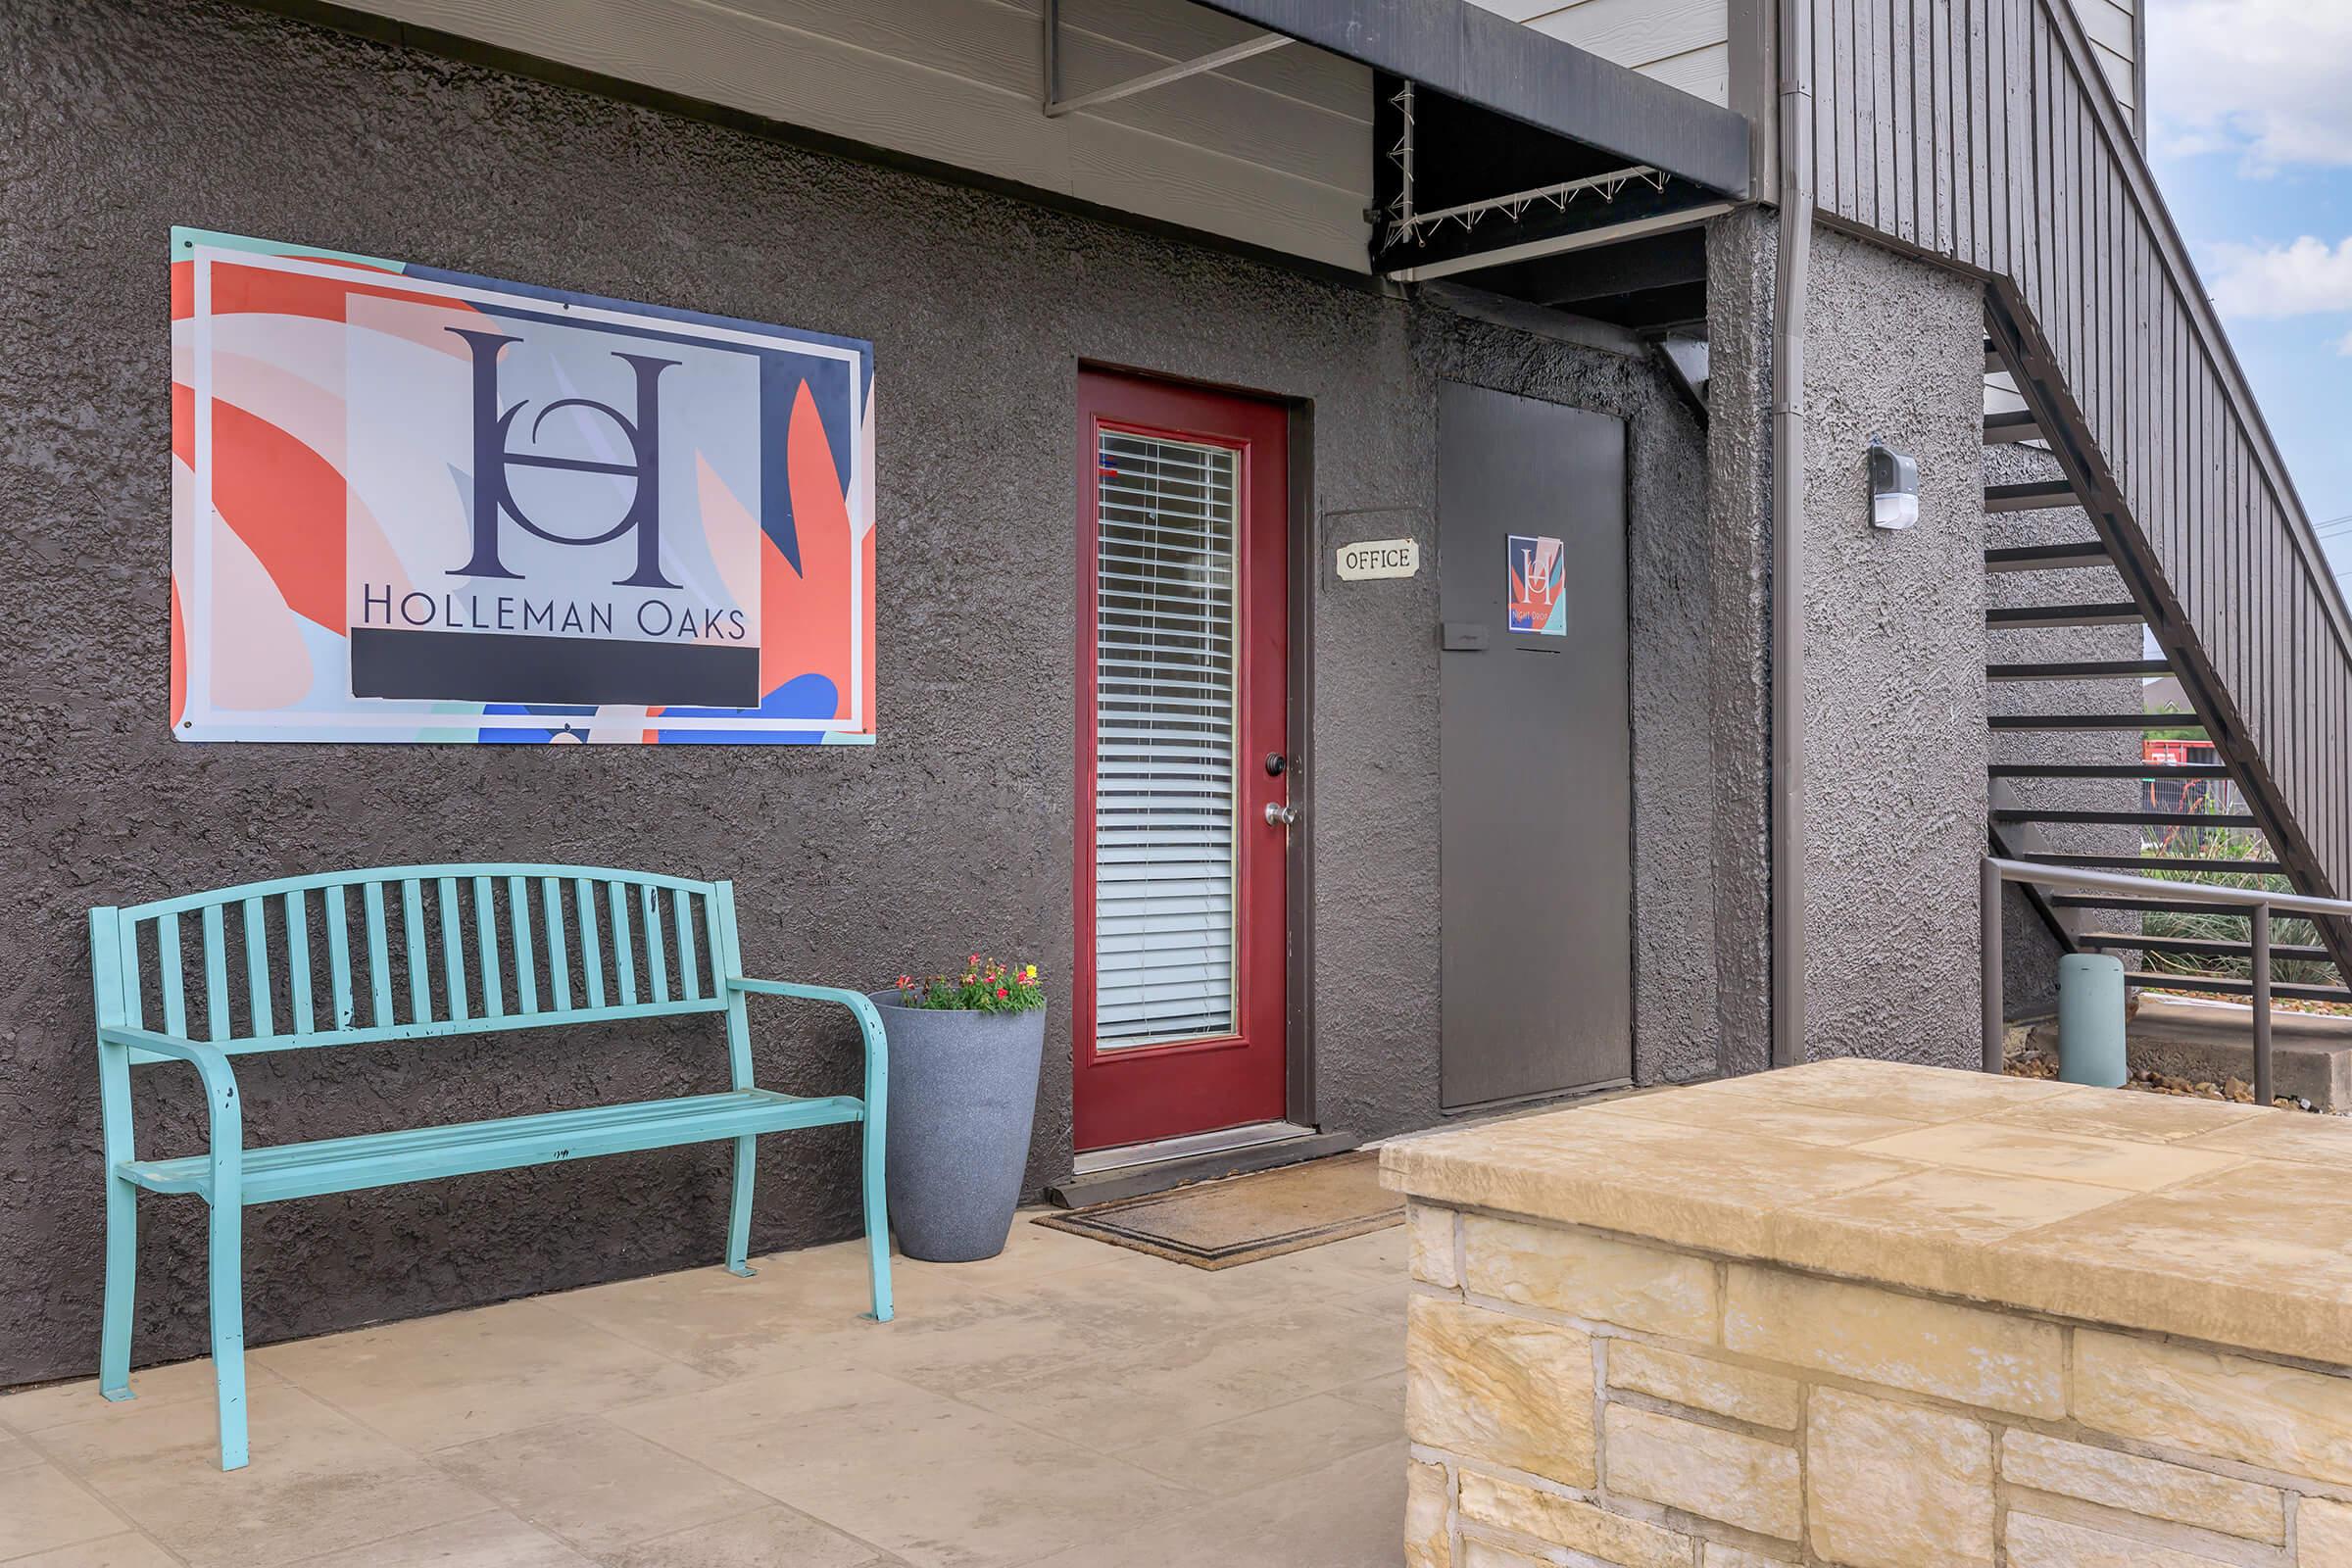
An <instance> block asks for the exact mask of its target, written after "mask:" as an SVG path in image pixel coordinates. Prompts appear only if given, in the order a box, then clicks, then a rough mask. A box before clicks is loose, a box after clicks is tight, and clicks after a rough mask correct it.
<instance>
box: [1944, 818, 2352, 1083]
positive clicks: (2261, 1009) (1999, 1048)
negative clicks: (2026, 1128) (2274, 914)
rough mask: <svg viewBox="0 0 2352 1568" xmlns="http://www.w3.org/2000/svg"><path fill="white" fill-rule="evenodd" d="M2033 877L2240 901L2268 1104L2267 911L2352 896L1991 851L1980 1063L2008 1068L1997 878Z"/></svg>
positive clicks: (2326, 909)
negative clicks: (2167, 876) (2088, 867)
mask: <svg viewBox="0 0 2352 1568" xmlns="http://www.w3.org/2000/svg"><path fill="white" fill-rule="evenodd" d="M2005 882H2017V883H2031V884H2033V885H2034V886H2035V887H2044V888H2067V889H2071V890H2073V891H2074V892H2077V893H2130V894H2134V895H2138V896H2142V897H2146V896H2155V897H2159V898H2167V899H2185V900H2191V901H2194V902H2195V903H2198V904H2236V905H2243V906H2244V907H2246V909H2247V910H2248V911H2249V912H2250V916H2251V919H2252V921H2253V926H2254V935H2253V948H2254V952H2253V955H2252V967H2253V971H2254V996H2253V999H2252V1001H2253V1007H2254V1102H2255V1103H2256V1104H2260V1105H2268V1104H2270V1103H2271V1100H2272V1094H2271V911H2272V910H2273V909H2282V910H2284V911H2286V912H2287V913H2289V914H2309V915H2321V914H2333V915H2352V900H2347V899H2318V898H2312V897H2310V896H2309V895H2307V894H2302V893H2266V892H2261V891H2258V890H2256V889H2254V888H2229V887H2207V886H2205V885H2203V884H2201V883H2193V882H2159V881H2157V880H2156V879H2155V878H2153V877H2144V876H2126V875H2124V874H2122V873H2121V872H2116V871H2083V870H2077V869H2075V868H2074V867H2072V866H2063V865H2042V864H2039V863H2037V862H2035V861H2032V860H2004V859H2002V858H2000V857H1998V856H1992V855H1988V856H1986V857H1985V863H1984V866H1983V867H1982V869H1981V871H1980V873H1979V880H1978V897H1979V899H1980V900H1981V901H1982V905H1983V907H1982V911H1981V915H1982V918H1983V920H1984V948H1985V1008H1984V1019H1985V1042H1984V1044H1985V1071H1986V1072H1990V1073H1998V1072H2002V1071H2005V1070H2006V1069H2007V1067H2008V1055H2007V1030H2006V1024H2005V1020H2004V1019H2003V1017H2002V1012H2001V885H2002V884H2003V883H2005Z"/></svg>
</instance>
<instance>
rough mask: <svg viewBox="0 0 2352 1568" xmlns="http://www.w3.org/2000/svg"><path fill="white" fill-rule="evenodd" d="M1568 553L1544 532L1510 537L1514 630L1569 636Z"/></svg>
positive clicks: (1511, 627)
mask: <svg viewBox="0 0 2352 1568" xmlns="http://www.w3.org/2000/svg"><path fill="white" fill-rule="evenodd" d="M1567 572H1568V567H1567V559H1566V553H1565V552H1564V551H1563V550H1562V549H1561V548H1560V542H1559V541H1558V540H1557V539H1554V538H1550V537H1549V536H1547V535H1544V534H1526V533H1515V534H1512V535H1511V536H1510V576H1511V619H1510V629H1511V630H1512V631H1515V632H1533V633H1535V634H1537V635H1538V636H1543V637H1565V636H1567V635H1568V597H1567V595H1566V594H1565V593H1564V592H1563V591H1562V590H1563V589H1564V588H1565V587H1566V585H1567Z"/></svg>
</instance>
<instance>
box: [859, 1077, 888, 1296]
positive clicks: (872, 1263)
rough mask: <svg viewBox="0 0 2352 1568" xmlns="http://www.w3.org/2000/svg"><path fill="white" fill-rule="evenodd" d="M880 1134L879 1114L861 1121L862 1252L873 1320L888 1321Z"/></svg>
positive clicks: (886, 1217) (881, 1138)
mask: <svg viewBox="0 0 2352 1568" xmlns="http://www.w3.org/2000/svg"><path fill="white" fill-rule="evenodd" d="M883 1147H884V1137H883V1132H882V1126H881V1121H880V1118H879V1117H875V1116H871V1115H869V1117H868V1119H867V1121H866V1123H865V1255H866V1267H867V1269H868V1270H869V1271H870V1272H871V1273H872V1275H873V1281H874V1321H875V1322H877V1323H887V1322H889V1321H890V1312H891V1306H890V1203H889V1200H888V1199H887V1198H886V1197H885V1195H884V1188H883V1183H882V1151H883Z"/></svg>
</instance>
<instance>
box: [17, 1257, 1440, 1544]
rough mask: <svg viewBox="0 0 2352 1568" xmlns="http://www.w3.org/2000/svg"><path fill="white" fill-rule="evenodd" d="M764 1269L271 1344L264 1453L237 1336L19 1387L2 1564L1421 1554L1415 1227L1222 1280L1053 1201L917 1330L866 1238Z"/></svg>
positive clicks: (922, 1268) (259, 1375)
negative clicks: (885, 1317) (1408, 1344)
mask: <svg viewBox="0 0 2352 1568" xmlns="http://www.w3.org/2000/svg"><path fill="white" fill-rule="evenodd" d="M756 1262H757V1266H758V1267H759V1269H760V1274H759V1277H758V1278H756V1279H751V1280H739V1279H735V1278H733V1277H732V1276H730V1275H728V1274H727V1273H725V1272H724V1271H723V1270H721V1269H719V1268H717V1267H715V1266H713V1267H711V1268H708V1269H701V1270H696V1271H693V1272H689V1273H682V1274H666V1275H660V1276H656V1277H654V1278H650V1279H643V1280H634V1281H629V1282H626V1283H623V1284H618V1285H606V1286H599V1287H596V1288H593V1289H589V1290H583V1291H574V1292H570V1293H568V1294H564V1295H559V1296H545V1297H538V1298H533V1299H527V1300H519V1301H510V1302H506V1303H503V1304H501V1305H497V1306H490V1307H482V1308H478V1309H476V1310H472V1311H466V1312H456V1313H451V1314H449V1315H447V1316H443V1317H435V1318H426V1319H422V1320H419V1321H415V1322H407V1323H395V1324H390V1325H386V1326H383V1327H380V1328H369V1329H362V1330H356V1331H353V1332H351V1333H346V1334H338V1335H332V1336H329V1337H327V1338H323V1339H316V1340H305V1341H300V1342H297V1343H293V1344H287V1345H273V1346H268V1347H264V1348H260V1349H257V1350H255V1351H253V1352H252V1353H251V1355H250V1357H249V1362H248V1365H249V1371H250V1376H251V1379H252V1393H251V1410H252V1423H253V1463H252V1465H251V1467H250V1468H248V1469H245V1470H242V1471H238V1472H235V1473H232V1474H226V1475H224V1474H222V1473H221V1471H220V1470H219V1469H218V1468H216V1466H217V1457H216V1454H215V1451H214V1426H213V1419H214V1418H213V1401H212V1366H211V1363H210V1362H209V1361H196V1362H185V1363H181V1364H179V1365H175V1366H170V1367H161V1368H157V1369H154V1370H151V1371H147V1372H143V1373H139V1374H137V1375H135V1376H134V1377H133V1378H132V1380H131V1383H132V1387H133V1388H134V1389H135V1390H136V1391H137V1392H138V1395H139V1397H138V1398H137V1399H135V1400H132V1401H130V1402H128V1403H124V1404H108V1403H106V1402H105V1401H103V1400H101V1399H100V1398H99V1397H98V1393H97V1388H96V1385H95V1383H94V1382H90V1383H75V1384H67V1385H58V1386H52V1387H48V1388H42V1389H35V1390H30V1391H27V1392H24V1393H20V1394H16V1395H9V1396H0V1562H4V1563H7V1564H9V1565H10V1568H25V1565H38V1568H64V1565H68V1564H71V1565H75V1568H148V1565H152V1564H167V1563H177V1562H184V1563H191V1564H197V1565H200V1568H216V1565H217V1568H276V1565H279V1564H292V1563H319V1564H334V1565H336V1568H360V1565H367V1568H405V1565H410V1564H424V1563H433V1564H448V1565H467V1568H474V1565H478V1568H494V1565H495V1568H563V1565H576V1564H582V1563H603V1564H611V1565H615V1568H670V1565H696V1568H752V1565H760V1568H861V1565H867V1564H908V1565H931V1564H943V1565H944V1564H955V1565H977V1564H989V1565H996V1564H1039V1565H1049V1564H1050V1565H1052V1568H1080V1565H1087V1568H1092V1565H1097V1564H1100V1565H1103V1568H1194V1565H1203V1568H1205V1565H1210V1564H1217V1565H1232V1564H1257V1563H1263V1564H1268V1565H1280V1568H1326V1565H1328V1568H1375V1565H1381V1564H1393V1563H1396V1562H1397V1561H1399V1560H1400V1558H1401V1555H1402V1552H1401V1537H1402V1511H1403V1502H1404V1468H1405V1466H1404V1439H1403V1381H1404V1379H1403V1365H1404V1326H1403V1324H1404V1298H1405V1294H1406V1276H1405V1262H1404V1232H1403V1230H1402V1229H1401V1228H1393V1229H1390V1230H1386V1231H1380V1232H1376V1233H1374V1234H1373V1235H1370V1236H1364V1237H1358V1238H1356V1239H1354V1240H1352V1241H1346V1242H1338V1243H1334V1244H1332V1245H1330V1246H1327V1247H1322V1248H1317V1249H1314V1250H1309V1251H1305V1252H1298V1253H1293V1254H1291V1255H1289V1256H1287V1257H1279V1258H1272V1259H1269V1260H1267V1261H1264V1262H1260V1263H1251V1264H1247V1265H1244V1266H1242V1267H1239V1268H1234V1269H1228V1270H1226V1271H1224V1272H1222V1273H1207V1272H1203V1271H1201V1270H1198V1269H1192V1268H1187V1267H1185V1266H1183V1265H1181V1264H1177V1263H1170V1262H1165V1261H1162V1260H1160V1259H1157V1258H1152V1257H1147V1256H1144V1255H1142V1254H1140V1253H1136V1252H1130V1251H1126V1250H1120V1249H1117V1248H1113V1247H1109V1246H1106V1245H1104V1244H1103V1243H1101V1242H1096V1241H1092V1240H1089V1239H1086V1238H1083V1237H1076V1236H1070V1235H1065V1234H1062V1233H1059V1232H1055V1231H1050V1230H1047V1229H1044V1228H1043V1227H1041V1226H1036V1225H1031V1224H1029V1223H1027V1222H1026V1218H1025V1217H1024V1219H1023V1220H1022V1221H1020V1222H1016V1223H1015V1225H1014V1227H1013V1237H1012V1242H1011V1245H1010V1246H1009V1247H1007V1249H1006V1250H1005V1253H1004V1255H1002V1256H1000V1257H998V1258H995V1259H992V1260H991V1261H989V1262H986V1263H975V1264H963V1265H955V1266H948V1265H939V1264H927V1263H915V1262H909V1261H906V1260H903V1259H902V1260H901V1262H900V1264H899V1267H898V1270H897V1284H898V1299H899V1317H898V1320H897V1321H896V1322H893V1323H889V1324H876V1323H870V1322H866V1321H864V1320H863V1319H861V1318H860V1317H859V1316H858V1313H859V1312H860V1311H861V1310H862V1309H863V1307H864V1304H865V1299H864V1292H865V1286H864V1277H863V1270H862V1265H861V1262H860V1259H859V1255H858V1247H857V1245H856V1244H844V1245H841V1246H835V1247H826V1248H819V1249H815V1250H809V1251H804V1252H785V1253H778V1254H775V1255H772V1256H769V1257H766V1258H761V1259H758V1260H756ZM93 1333H95V1330H94V1329H93ZM93 1353H94V1351H93Z"/></svg>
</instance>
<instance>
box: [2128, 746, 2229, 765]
mask: <svg viewBox="0 0 2352 1568" xmlns="http://www.w3.org/2000/svg"><path fill="white" fill-rule="evenodd" d="M2139 760H2141V761H2143V762H2157V763H2161V764H2163V765H2164V766H2166V767H2183V766H2186V765H2188V764H2189V763H2192V762H2198V763H2203V762H2212V761H2214V760H2217V759H2216V757H2215V755H2214V750H2213V742H2211V741H2186V740H2164V741H2160V740H2143V741H2141V742H2140V743H2139Z"/></svg>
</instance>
